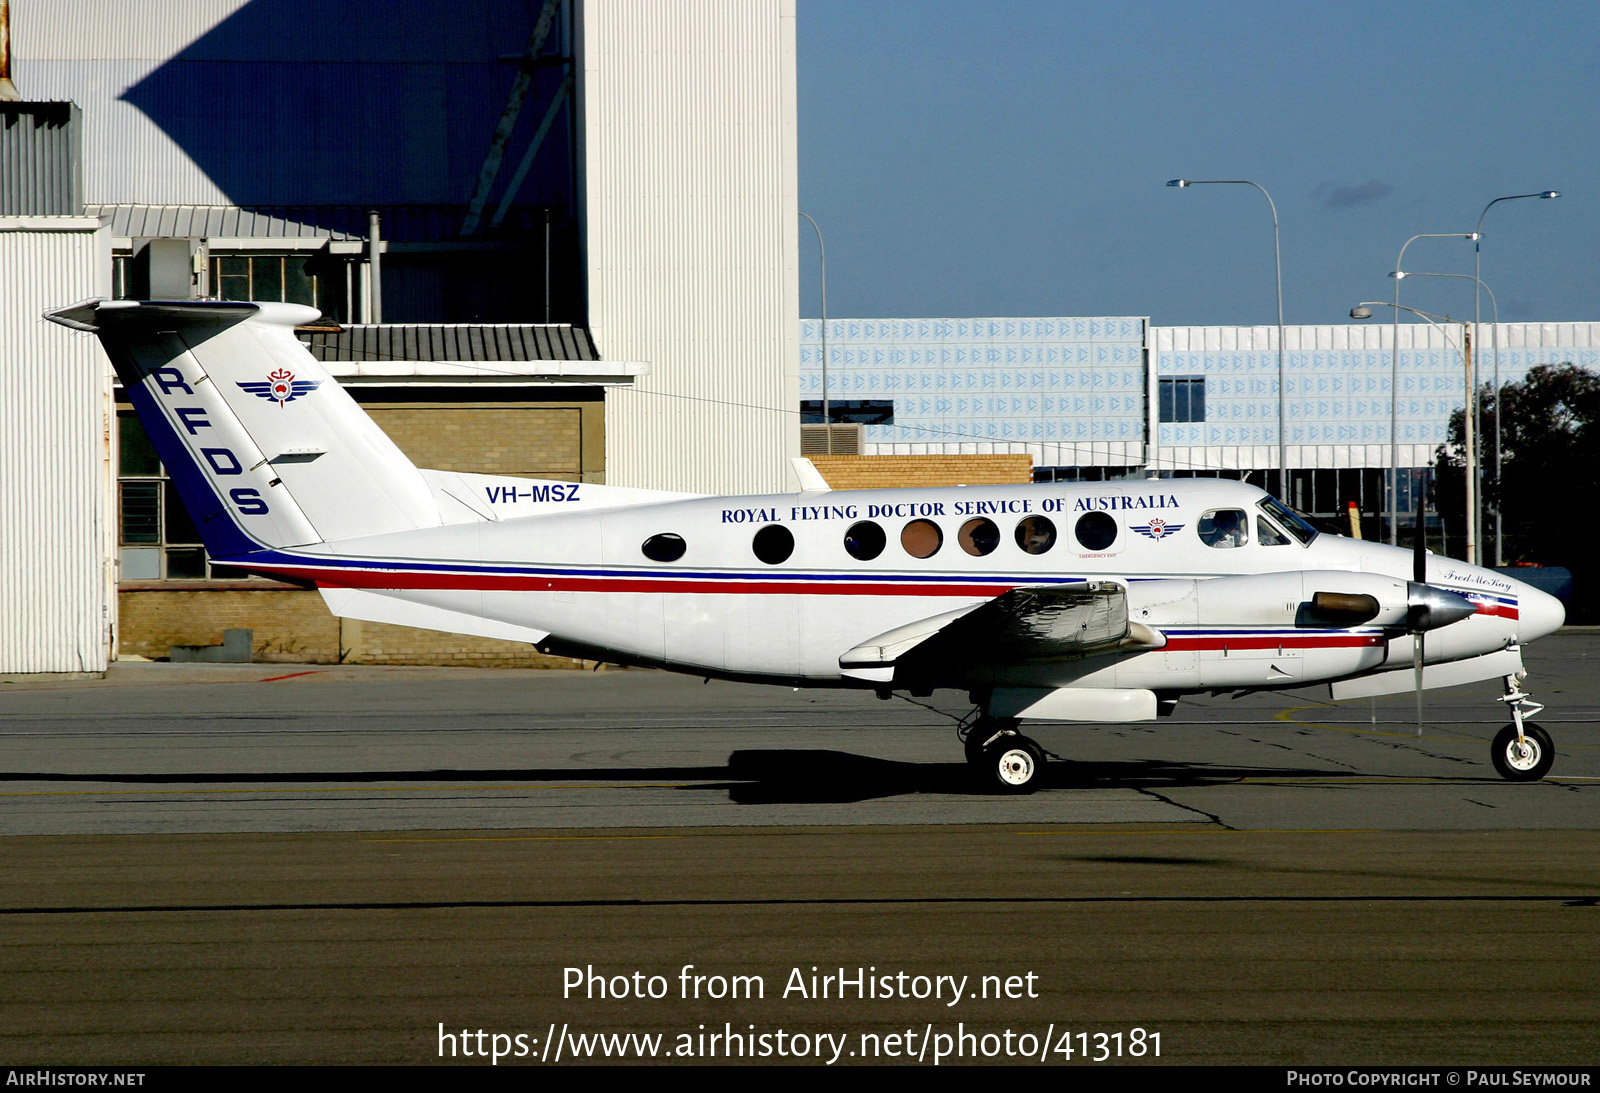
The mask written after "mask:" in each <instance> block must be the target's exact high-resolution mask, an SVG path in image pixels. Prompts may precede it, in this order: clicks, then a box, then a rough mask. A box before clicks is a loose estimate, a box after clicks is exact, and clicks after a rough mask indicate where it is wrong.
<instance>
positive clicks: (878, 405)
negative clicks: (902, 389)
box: [800, 398, 894, 425]
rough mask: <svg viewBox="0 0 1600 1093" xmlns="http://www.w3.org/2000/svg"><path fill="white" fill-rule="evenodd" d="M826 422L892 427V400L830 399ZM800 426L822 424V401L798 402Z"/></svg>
mask: <svg viewBox="0 0 1600 1093" xmlns="http://www.w3.org/2000/svg"><path fill="white" fill-rule="evenodd" d="M828 421H829V422H831V423H832V424H835V425H838V424H850V423H855V424H860V425H892V424H894V400H892V399H830V400H829V402H828ZM800 424H802V425H821V424H822V400H821V399H819V398H813V399H803V400H801V402H800Z"/></svg>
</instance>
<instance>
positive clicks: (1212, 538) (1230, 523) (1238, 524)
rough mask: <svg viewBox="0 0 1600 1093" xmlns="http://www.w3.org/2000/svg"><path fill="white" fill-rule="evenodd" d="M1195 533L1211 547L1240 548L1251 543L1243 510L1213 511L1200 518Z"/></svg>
mask: <svg viewBox="0 0 1600 1093" xmlns="http://www.w3.org/2000/svg"><path fill="white" fill-rule="evenodd" d="M1195 531H1196V533H1198V534H1199V536H1200V541H1201V542H1202V543H1204V544H1205V545H1206V546H1209V547H1218V548H1222V547H1240V546H1244V545H1245V544H1246V543H1248V542H1249V541H1250V531H1249V527H1248V525H1246V524H1245V518H1244V510H1243V509H1212V510H1211V511H1210V512H1208V513H1206V514H1205V515H1204V516H1202V517H1200V522H1199V523H1198V524H1196V525H1195Z"/></svg>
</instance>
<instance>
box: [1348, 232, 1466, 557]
mask: <svg viewBox="0 0 1600 1093" xmlns="http://www.w3.org/2000/svg"><path fill="white" fill-rule="evenodd" d="M1471 238H1472V236H1471V235H1469V234H1467V233H1465V232H1425V233H1423V234H1421V235H1413V236H1412V237H1411V238H1410V239H1407V240H1406V241H1405V243H1404V244H1402V245H1401V247H1400V254H1399V256H1398V257H1397V258H1395V260H1394V273H1393V274H1391V276H1393V277H1394V303H1392V304H1383V305H1380V306H1383V307H1392V308H1394V326H1393V331H1392V333H1391V335H1390V342H1389V543H1390V545H1391V546H1398V545H1399V543H1400V538H1399V536H1400V312H1402V311H1410V310H1412V309H1411V308H1408V307H1401V306H1400V279H1401V276H1402V274H1401V267H1402V266H1403V265H1404V263H1405V260H1406V247H1409V246H1410V245H1411V244H1413V243H1415V242H1416V241H1417V240H1418V239H1471ZM1361 306H1370V305H1361ZM1417 314H1419V315H1420V314H1421V312H1417ZM1467 397H1468V398H1469V399H1470V398H1471V397H1472V396H1471V394H1470V393H1469V394H1468V396H1467Z"/></svg>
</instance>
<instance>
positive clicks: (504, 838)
mask: <svg viewBox="0 0 1600 1093" xmlns="http://www.w3.org/2000/svg"><path fill="white" fill-rule="evenodd" d="M685 838H690V836H687V835H474V836H467V837H463V838H459V839H453V838H436V839H359V840H357V841H358V842H364V843H571V842H606V841H618V840H624V839H685Z"/></svg>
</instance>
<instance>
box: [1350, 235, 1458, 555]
mask: <svg viewBox="0 0 1600 1093" xmlns="http://www.w3.org/2000/svg"><path fill="white" fill-rule="evenodd" d="M1401 249H1402V252H1403V251H1404V248H1401ZM1463 276H1465V275H1464V274H1463ZM1396 283H1397V284H1398V279H1397V280H1396ZM1396 291H1397V292H1398V291H1399V290H1398V289H1396ZM1375 307H1392V308H1394V309H1395V314H1396V315H1397V316H1398V315H1399V313H1400V312H1402V311H1409V312H1411V314H1413V315H1416V316H1418V317H1419V318H1421V319H1422V320H1423V321H1425V322H1427V323H1428V324H1429V325H1430V326H1432V327H1433V328H1434V329H1435V330H1437V331H1438V332H1439V333H1440V334H1441V335H1443V337H1444V341H1445V344H1446V345H1450V333H1449V332H1448V331H1447V330H1445V328H1444V327H1443V326H1441V325H1440V322H1446V323H1453V322H1455V320H1454V319H1452V318H1450V316H1448V315H1434V314H1431V313H1429V312H1426V311H1418V310H1417V309H1416V308H1414V307H1407V306H1406V305H1405V304H1390V303H1384V302H1383V301H1381V300H1363V301H1361V303H1359V304H1357V305H1356V306H1355V307H1353V308H1351V309H1350V317H1351V318H1352V319H1370V318H1372V311H1371V309H1372V308H1375ZM1435 320H1439V321H1438V322H1436V321H1435ZM1466 326H1467V324H1466V323H1462V324H1461V334H1462V338H1463V344H1462V345H1460V346H1452V348H1454V349H1455V350H1456V352H1457V353H1458V354H1460V356H1461V368H1462V372H1463V375H1464V379H1465V381H1466V390H1467V396H1468V399H1469V400H1470V398H1471V394H1472V363H1471V361H1470V360H1469V359H1468V357H1467V349H1466V345H1465V338H1466ZM1462 416H1463V419H1464V423H1465V428H1466V444H1465V447H1466V455H1467V475H1466V478H1467V520H1468V524H1469V527H1470V522H1471V519H1472V480H1473V477H1474V476H1475V475H1476V474H1477V473H1478V464H1477V457H1476V456H1475V455H1474V454H1473V450H1472V415H1471V414H1470V413H1463V415H1462ZM1398 484H1399V480H1398V477H1397V478H1396V479H1395V485H1396V486H1398ZM1395 503H1396V502H1395V501H1394V500H1393V499H1391V502H1390V506H1389V520H1390V523H1389V542H1390V544H1391V545H1395V546H1398V545H1399V542H1398V540H1397V538H1396V535H1395V531H1396V526H1397V520H1396V514H1395ZM1468 534H1469V536H1470V534H1471V533H1470V531H1469V532H1468ZM1471 548H1472V539H1471V538H1470V537H1469V538H1468V539H1467V551H1466V553H1467V556H1468V560H1470V559H1471V554H1472V550H1471Z"/></svg>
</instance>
